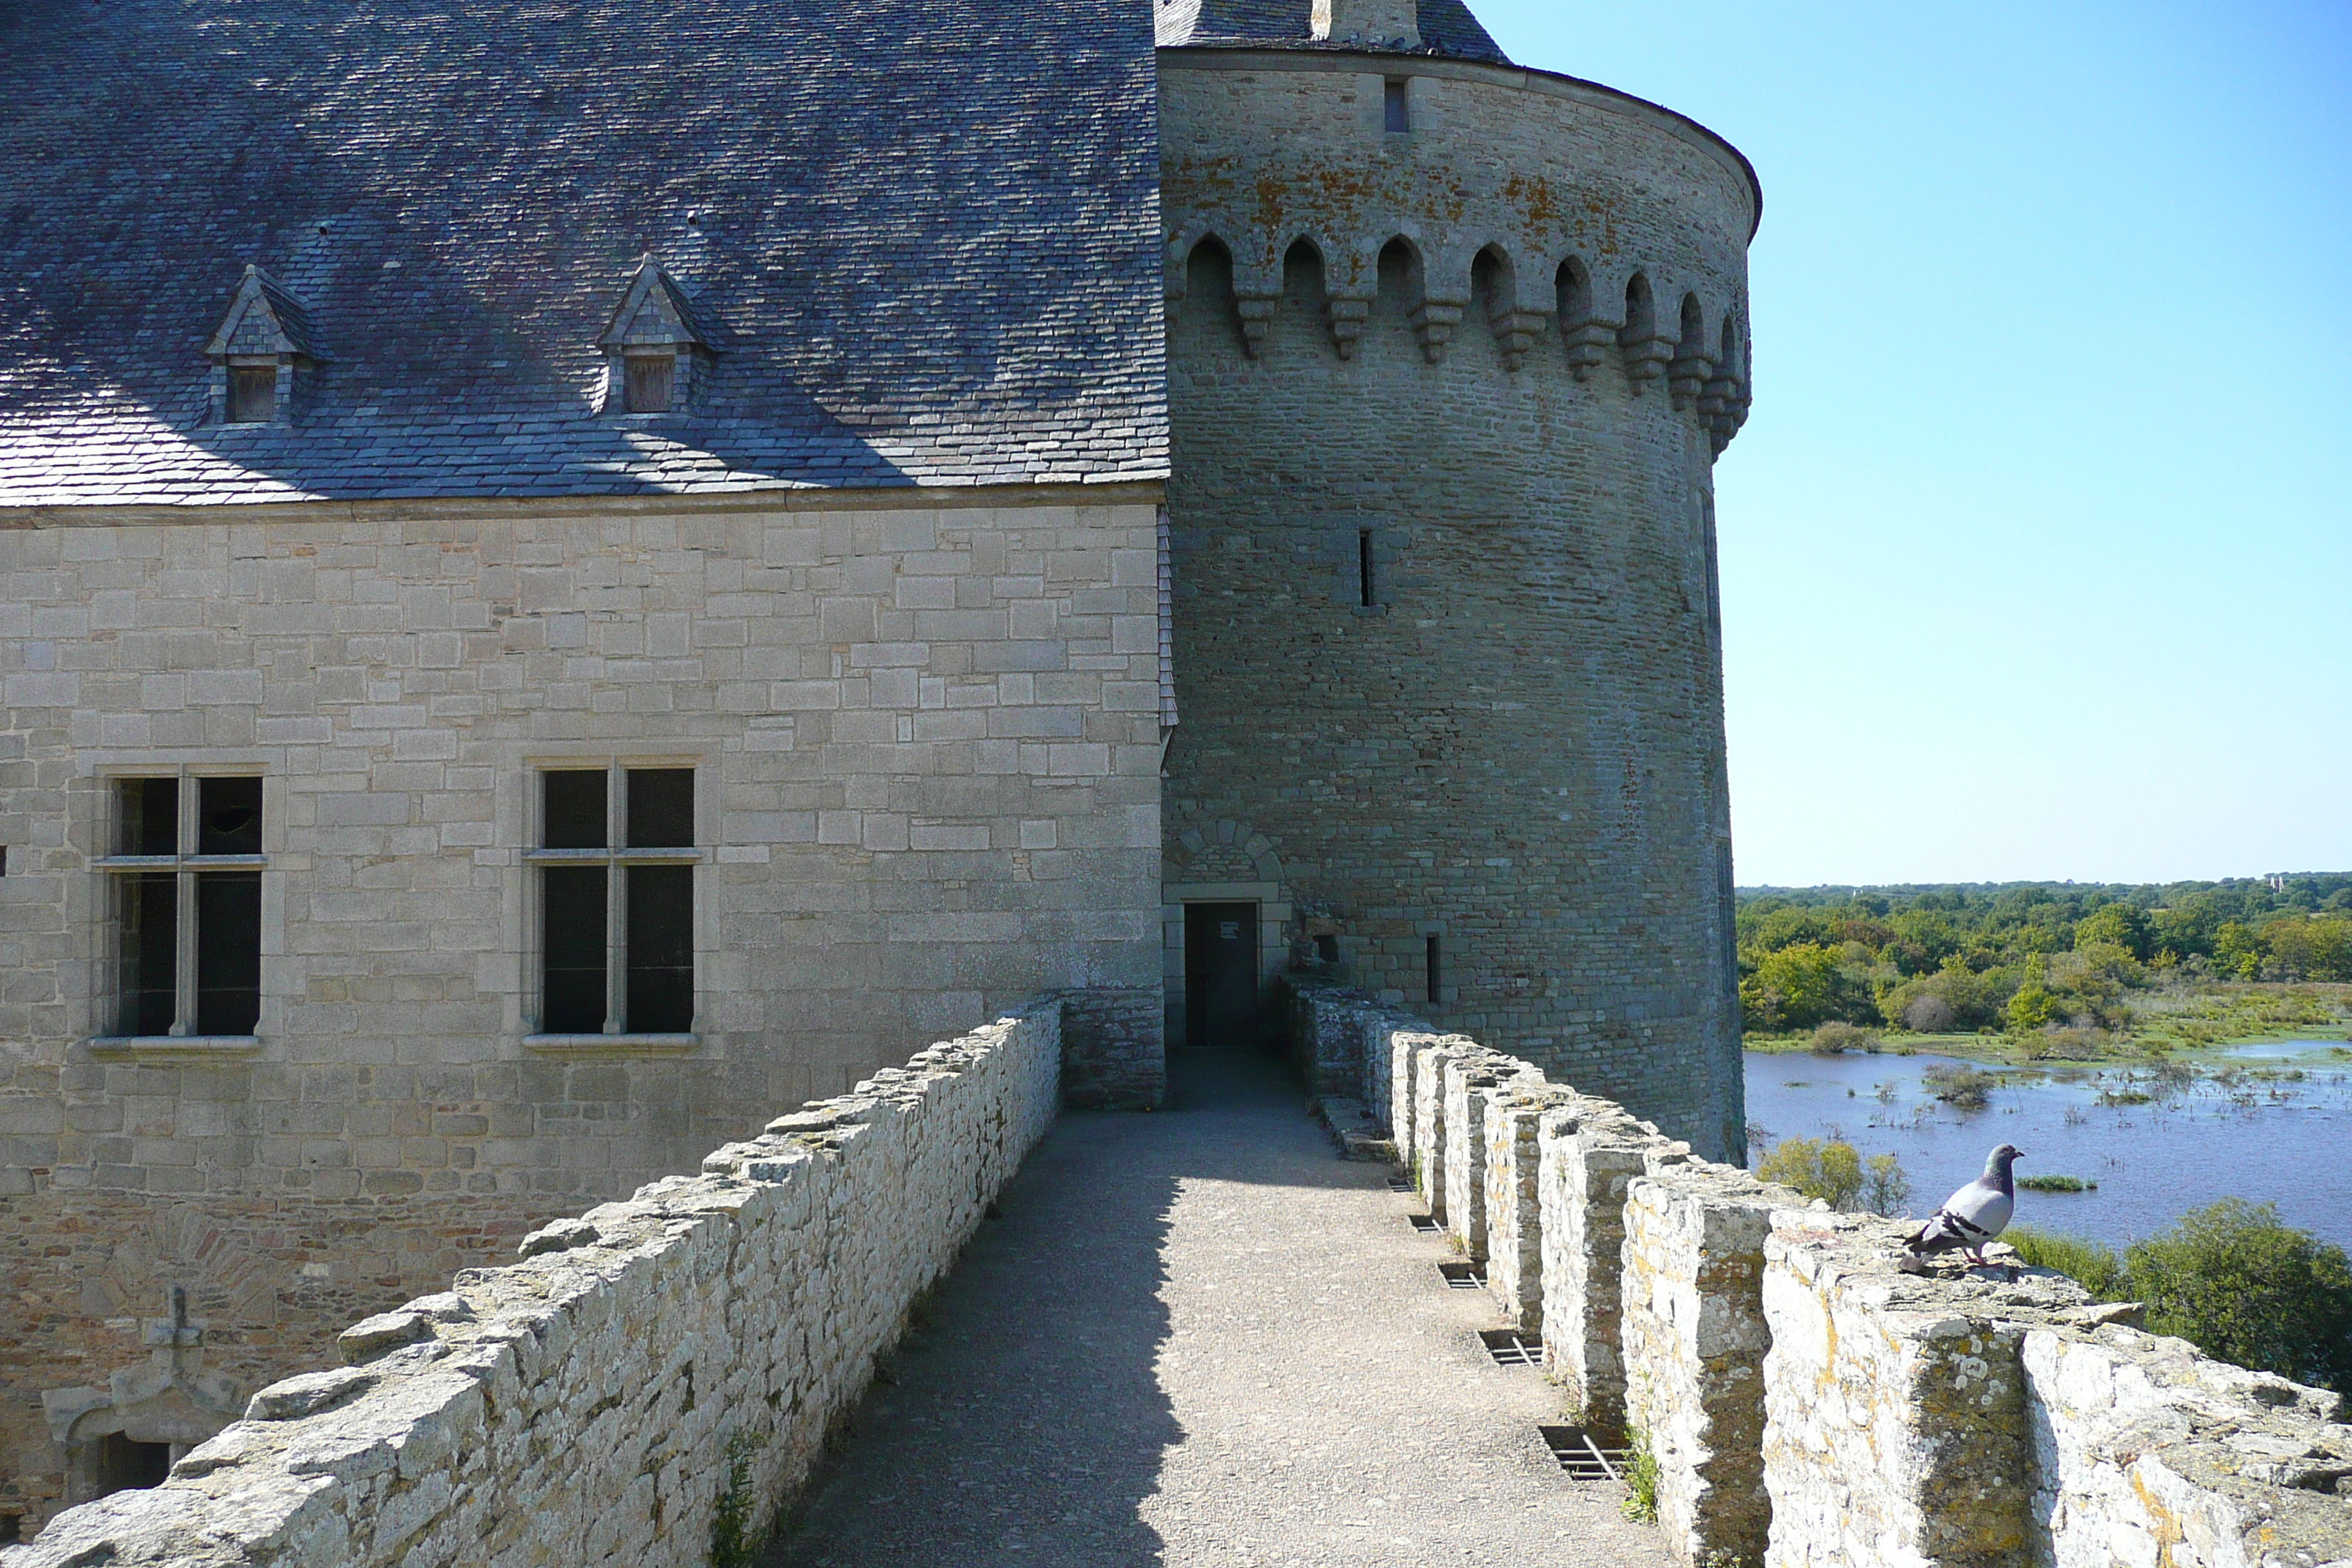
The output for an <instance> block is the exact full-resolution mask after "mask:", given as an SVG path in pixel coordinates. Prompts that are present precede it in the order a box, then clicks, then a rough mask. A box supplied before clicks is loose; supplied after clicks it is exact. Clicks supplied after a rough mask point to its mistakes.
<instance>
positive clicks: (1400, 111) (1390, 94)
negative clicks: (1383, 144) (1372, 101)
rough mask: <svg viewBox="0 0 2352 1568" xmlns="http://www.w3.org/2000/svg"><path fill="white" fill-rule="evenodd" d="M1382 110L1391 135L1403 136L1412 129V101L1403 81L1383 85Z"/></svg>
mask: <svg viewBox="0 0 2352 1568" xmlns="http://www.w3.org/2000/svg"><path fill="white" fill-rule="evenodd" d="M1381 115H1382V119H1383V121H1384V122H1385V123H1386V125H1387V126H1388V131H1389V134H1390V135H1391V136H1402V135H1403V134H1404V133H1405V132H1409V131H1411V130H1412V98H1411V97H1410V96H1409V95H1408V94H1407V92H1406V90H1405V84H1404V82H1402V80H1391V81H1388V82H1385V83H1383V84H1381Z"/></svg>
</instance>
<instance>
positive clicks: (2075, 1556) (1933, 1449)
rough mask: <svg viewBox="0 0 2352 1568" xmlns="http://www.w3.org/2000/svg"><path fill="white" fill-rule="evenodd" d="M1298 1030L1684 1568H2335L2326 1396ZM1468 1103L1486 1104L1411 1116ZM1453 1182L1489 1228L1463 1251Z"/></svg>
mask: <svg viewBox="0 0 2352 1568" xmlns="http://www.w3.org/2000/svg"><path fill="white" fill-rule="evenodd" d="M1289 1011H1290V1013H1291V1016H1293V1017H1294V1018H1295V1020H1296V1021H1297V1026H1298V1028H1299V1030H1300V1031H1301V1033H1302V1035H1303V1037H1304V1038H1306V1039H1307V1040H1310V1041H1311V1042H1312V1047H1311V1049H1312V1055H1313V1058H1314V1059H1315V1061H1316V1063H1317V1064H1318V1072H1319V1073H1320V1075H1321V1077H1322V1080H1323V1081H1325V1082H1328V1083H1345V1082H1348V1081H1351V1080H1352V1081H1354V1082H1357V1083H1361V1084H1363V1085H1365V1086H1367V1091H1368V1094H1369V1096H1370V1098H1368V1099H1367V1100H1363V1101H1355V1100H1350V1099H1349V1098H1347V1097H1344V1096H1330V1097H1327V1099H1326V1100H1325V1101H1324V1104H1325V1106H1326V1108H1327V1109H1326V1114H1327V1115H1328V1116H1329V1117H1330V1118H1331V1120H1332V1121H1333V1125H1334V1127H1335V1129H1345V1128H1351V1127H1353V1126H1355V1125H1356V1123H1357V1121H1358V1120H1359V1119H1360V1120H1361V1121H1363V1122H1365V1123H1368V1124H1370V1130H1369V1131H1366V1132H1364V1133H1360V1134H1349V1135H1348V1136H1347V1137H1346V1138H1345V1140H1344V1141H1345V1142H1346V1143H1347V1145H1348V1146H1349V1149H1350V1151H1351V1152H1354V1151H1359V1150H1370V1149H1373V1148H1376V1147H1381V1146H1383V1145H1381V1144H1380V1143H1378V1142H1377V1135H1378V1134H1379V1133H1380V1132H1386V1133H1388V1134H1389V1137H1390V1139H1391V1142H1389V1143H1388V1144H1386V1145H1385V1146H1386V1147H1389V1148H1393V1149H1397V1150H1408V1149H1410V1150H1418V1151H1420V1152H1421V1154H1420V1157H1419V1158H1418V1160H1417V1161H1416V1162H1415V1163H1412V1165H1411V1167H1410V1168H1411V1169H1412V1171H1413V1173H1414V1174H1415V1176H1416V1179H1417V1181H1418V1183H1419V1185H1420V1188H1421V1191H1422V1193H1423V1195H1424V1196H1426V1197H1427V1198H1428V1199H1429V1201H1430V1204H1431V1207H1432V1210H1433V1212H1435V1211H1436V1210H1437V1209H1438V1207H1439V1205H1440V1204H1441V1202H1444V1203H1446V1204H1448V1205H1449V1207H1448V1210H1447V1212H1448V1214H1449V1215H1451V1216H1453V1217H1451V1218H1450V1219H1449V1226H1450V1228H1451V1229H1452V1230H1453V1233H1454V1237H1455V1238H1456V1239H1457V1240H1459V1241H1461V1242H1462V1243H1463V1244H1464V1246H1465V1249H1466V1250H1468V1251H1469V1253H1470V1254H1471V1256H1473V1257H1479V1256H1481V1255H1482V1254H1483V1256H1484V1257H1485V1259H1486V1264H1487V1282H1488V1288H1489V1289H1491V1290H1492V1291H1493V1292H1494V1293H1495V1296H1496V1301H1497V1304H1498V1306H1499V1308H1500V1309H1501V1311H1502V1313H1503V1316H1504V1318H1505V1320H1506V1321H1508V1322H1511V1323H1514V1324H1516V1325H1517V1326H1518V1327H1520V1328H1521V1329H1522V1330H1526V1329H1528V1328H1530V1327H1533V1326H1536V1325H1538V1324H1539V1325H1540V1329H1541V1332H1542V1335H1543V1341H1544V1346H1545V1358H1546V1362H1547V1363H1548V1367H1549V1372H1550V1373H1551V1374H1552V1375H1553V1377H1554V1379H1555V1380H1556V1381H1557V1382H1558V1383H1559V1385H1560V1387H1561V1391H1562V1394H1563V1398H1564V1402H1565V1403H1566V1405H1567V1406H1568V1408H1569V1411H1570V1414H1571V1415H1573V1416H1575V1417H1576V1418H1577V1419H1579V1420H1580V1421H1581V1422H1582V1423H1583V1424H1584V1425H1586V1426H1588V1427H1590V1428H1591V1429H1593V1430H1595V1431H1598V1432H1601V1433H1604V1434H1619V1433H1623V1432H1626V1431H1628V1430H1631V1431H1633V1432H1637V1433H1639V1434H1640V1435H1641V1436H1643V1438H1644V1439H1645V1440H1646V1441H1647V1443H1648V1445H1649V1447H1650V1449H1651V1451H1652V1452H1653V1454H1654V1456H1655V1457H1656V1459H1657V1464H1658V1477H1657V1495H1658V1509H1659V1523H1660V1525H1661V1527H1662V1529H1663V1531H1664V1535H1665V1539H1666V1542H1667V1544H1668V1545H1669V1547H1670V1548H1672V1549H1673V1551H1674V1552H1675V1554H1676V1556H1677V1557H1678V1558H1679V1559H1680V1560H1681V1561H1684V1562H1686V1563H1693V1564H1695V1565H1698V1568H1721V1565H1726V1564H1759V1563H1763V1564H1769V1568H1929V1565H1935V1568H1995V1565H2000V1568H2012V1565H2016V1564H2026V1563H2030V1564H2034V1565H2035V1568H2223V1565H2228V1568H2315V1565H2317V1564H2328V1565H2330V1568H2341V1565H2343V1564H2352V1426H2346V1425H2344V1424H2343V1419H2342V1418H2343V1414H2344V1408H2343V1401H2342V1400H2341V1399H2340V1398H2339V1397H2338V1396H2337V1395H2336V1394H2331V1393H2326V1392H2324V1391H2321V1390H2317V1389H2310V1388H2304V1387H2300V1386H2298V1385H2296V1384H2292V1383H2288V1382H2286V1381H2285V1380H2284V1379H2281V1378H2277V1377H2273V1376H2271V1375H2269V1374H2267V1373H2250V1372H2247V1371H2245V1370H2243V1369H2242V1368H2238V1367H2232V1366H2229V1365H2226V1364H2224V1363H2219V1362H2214V1361H2212V1360H2210V1359H2209V1358H2206V1357H2204V1356H2200V1355H2199V1354H2198V1353H2197V1352H2195V1350H2194V1349H2193V1348H2191V1347H2190V1346H2189V1345H2188V1344H2186V1343H2184V1342H2180V1341H2178V1340H2164V1339H2157V1338H2154V1337H2152V1336H2150V1335H2147V1334H2146V1333H2142V1332H2140V1331H2137V1330H2136V1329H2134V1328H2132V1327H2130V1326H2128V1324H2127V1321H2126V1320H2127V1319H2128V1318H2129V1317H2130V1316H2131V1315H2132V1313H2133V1311H2134V1309H2131V1308H2129V1307H2099V1306H2092V1305H2090V1304H2089V1303H2088V1301H2087V1299H2086V1298H2085V1297H2084V1293H2083V1291H2082V1290H2081V1289H2080V1288H2079V1287H2078V1286H2076V1285H2075V1284H2074V1282H2073V1281H2071V1280H2068V1279H2063V1278H2061V1277H2058V1276H2055V1275H2053V1274H2051V1273H2049V1272H2048V1271H2047V1270H2025V1271H2023V1272H2022V1274H2021V1277H2019V1278H2016V1279H2010V1280H1995V1279H1988V1278H1984V1277H1982V1275H1981V1273H1972V1274H1964V1275H1961V1276H1958V1277H1954V1276H1952V1275H1951V1274H1948V1273H1937V1274H1933V1275H1929V1276H1926V1277H1922V1276H1920V1275H1917V1274H1915V1273H1911V1272H1907V1271H1906V1270H1905V1269H1904V1268H1900V1267H1898V1257H1899V1254H1900V1247H1899V1237H1900V1236H1901V1234H1902V1230H1901V1227H1900V1226H1897V1225H1896V1224H1895V1222H1892V1221H1886V1220H1880V1219H1876V1218H1874V1217H1871V1216H1866V1215H1842V1214H1832V1213H1830V1212H1829V1211H1828V1209H1827V1207H1826V1206H1825V1205H1821V1204H1818V1203H1810V1204H1809V1203H1807V1202H1806V1201H1805V1200H1804V1199H1803V1198H1801V1197H1800V1196H1799V1195H1798V1194H1794V1193H1791V1192H1789V1191H1787V1190H1785V1189H1782V1188H1776V1187H1772V1186H1769V1185H1766V1184H1761V1183H1759V1182H1757V1181H1756V1180H1754V1179H1753V1178H1752V1177H1750V1176H1749V1175H1748V1174H1747V1173H1745V1172H1742V1171H1738V1170H1735V1169H1732V1168H1730V1167H1727V1166H1724V1165H1718V1164H1715V1163H1711V1162H1708V1161H1705V1160H1700V1159H1697V1158H1696V1157H1695V1156H1694V1155H1693V1153H1692V1152H1691V1150H1690V1147H1689V1145H1688V1144H1686V1143H1682V1142H1676V1141H1674V1140H1671V1139H1668V1138H1666V1137H1664V1135H1662V1134H1661V1133H1660V1132H1659V1131H1658V1130H1657V1129H1656V1127H1655V1126H1654V1125H1652V1124H1650V1123H1647V1122H1641V1121H1635V1120H1634V1119H1633V1117H1632V1116H1630V1115H1629V1114H1627V1113H1626V1112H1625V1111H1624V1110H1622V1108H1620V1107H1618V1106H1616V1105H1614V1104H1612V1103H1610V1102H1608V1101H1606V1100H1594V1099H1591V1098H1589V1097H1586V1096H1582V1095H1579V1094H1577V1093H1575V1092H1574V1091H1573V1090H1571V1089H1566V1088H1563V1087H1561V1086H1559V1085H1556V1084H1546V1083H1544V1082H1543V1080H1542V1079H1541V1077H1540V1075H1538V1074H1536V1073H1534V1072H1533V1070H1532V1069H1529V1068H1526V1066H1525V1064H1514V1063H1513V1062H1512V1061H1511V1059H1510V1058H1498V1055H1497V1053H1493V1052H1489V1051H1486V1050H1484V1049H1483V1048H1482V1047H1479V1046H1477V1044H1476V1043H1475V1041H1471V1040H1468V1039H1465V1038H1460V1037H1441V1036H1437V1035H1435V1034H1434V1033H1433V1032H1432V1031H1431V1030H1430V1029H1429V1028H1428V1026H1426V1025H1424V1024H1423V1023H1421V1022H1420V1021H1419V1020H1417V1019H1414V1018H1412V1017H1411V1016H1408V1015H1404V1014H1402V1013H1401V1012H1398V1011H1396V1010H1394V1009H1392V1008H1389V1007H1386V1006H1383V1005H1381V1004H1380V1003H1379V1002H1378V1001H1376V1000H1375V999H1374V998H1372V997H1370V996H1368V995H1364V994H1360V993H1351V992H1349V991H1347V990H1345V989H1342V988H1339V987H1337V986H1333V985H1330V984H1321V983H1316V982H1307V983H1304V984H1298V985H1297V986H1294V987H1292V988H1291V999H1290V1005H1289ZM1475 1079H1494V1080H1495V1081H1494V1083H1493V1084H1492V1086H1491V1087H1487V1088H1485V1089H1479V1090H1475V1091H1474V1092H1475V1093H1476V1094H1477V1095H1479V1096H1481V1097H1482V1098H1480V1099H1477V1100H1474V1099H1473V1098H1472V1092H1457V1093H1454V1094H1452V1095H1447V1094H1443V1093H1433V1092H1431V1086H1432V1085H1433V1084H1439V1083H1444V1082H1446V1081H1448V1080H1452V1081H1453V1082H1454V1083H1455V1084H1456V1085H1458V1086H1460V1088H1461V1089H1464V1090H1465V1091H1468V1090H1469V1089H1470V1084H1471V1083H1472V1082H1473V1081H1474V1080H1475ZM1391 1085H1394V1086H1398V1087H1397V1088H1396V1089H1393V1091H1390V1092H1383V1091H1384V1090H1388V1089H1389V1086H1391ZM1408 1085H1409V1086H1410V1087H1409V1088H1407V1087H1405V1086H1408ZM1408 1117H1410V1118H1411V1120H1410V1121H1407V1118H1408ZM1474 1117H1475V1120H1476V1121H1477V1123H1478V1125H1479V1126H1481V1127H1483V1128H1484V1129H1485V1131H1486V1136H1485V1137H1482V1138H1478V1139H1475V1140H1474V1139H1473V1138H1472V1137H1470V1135H1469V1133H1470V1125H1469V1124H1470V1122H1471V1121H1472V1120H1473V1118H1474ZM1529 1118H1532V1119H1533V1121H1534V1123H1535V1129H1534V1133H1533V1138H1532V1142H1533V1144H1534V1160H1535V1163H1536V1165H1537V1167H1538V1168H1537V1170H1536V1172H1535V1174H1534V1180H1533V1182H1532V1184H1530V1183H1529V1181H1528V1179H1527V1178H1526V1176H1525V1175H1524V1174H1523V1166H1524V1164H1525V1163H1526V1161H1527V1160H1528V1143H1529V1142H1530V1139H1529V1136H1528V1131H1527V1130H1526V1128H1525V1126H1524V1122H1525V1121H1527V1120H1528V1119H1529ZM1515 1119H1516V1120H1515ZM1432 1152H1437V1155H1438V1157H1436V1158H1432V1157H1431V1156H1432ZM1482 1178H1483V1179H1482ZM1473 1183H1478V1184H1480V1185H1479V1189H1478V1190H1479V1191H1480V1192H1481V1194H1482V1197H1481V1213H1480V1215H1479V1217H1478V1219H1477V1220H1476V1221H1475V1222H1472V1223H1467V1224H1465V1222H1464V1221H1463V1220H1462V1219H1461V1217H1460V1215H1461V1213H1462V1210H1463V1208H1464V1193H1465V1188H1467V1187H1468V1186H1469V1185H1470V1184H1473ZM1530 1231H1533V1232H1534V1233H1535V1234H1536V1240H1535V1243H1534V1247H1533V1251H1534V1253H1535V1255H1536V1257H1537V1258H1538V1271H1537V1278H1536V1279H1535V1281H1534V1283H1533V1286H1532V1288H1531V1286H1530V1281H1529V1279H1528V1268H1527V1264H1526V1262H1525V1261H1524V1259H1525V1258H1526V1257H1527V1255H1528V1241H1527V1237H1528V1233H1529V1232H1530ZM1497 1248H1507V1250H1508V1255H1507V1256H1503V1257H1498V1256H1497V1253H1496V1249H1497Z"/></svg>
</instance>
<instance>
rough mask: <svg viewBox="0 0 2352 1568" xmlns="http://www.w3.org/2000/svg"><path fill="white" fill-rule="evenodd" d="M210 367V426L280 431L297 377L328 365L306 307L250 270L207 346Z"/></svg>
mask: <svg viewBox="0 0 2352 1568" xmlns="http://www.w3.org/2000/svg"><path fill="white" fill-rule="evenodd" d="M205 358H206V359H209V360H211V361H212V362H213V374H212V398H211V402H212V423H214V424H215V425H283V424H285V423H287V422H288V421H289V419H290V418H291V417H292V416H293V411H294V395H295V390H296V386H297V378H298V376H299V375H300V374H307V373H308V372H310V371H313V370H315V369H317V368H318V367H319V366H320V365H322V364H326V363H330V362H331V358H332V356H331V355H330V354H329V353H327V351H326V349H325V348H324V346H322V345H321V343H320V340H319V331H318V329H317V327H315V326H314V325H313V324H312V323H311V321H310V309H309V307H307V306H306V305H304V304H303V303H302V301H301V300H298V299H296V298H295V297H294V296H293V295H292V294H290V293H289V292H288V291H287V290H286V289H284V288H283V287H281V286H280V285H279V284H278V280H277V279H273V278H272V277H270V276H269V274H268V273H267V272H264V271H263V270H262V269H261V268H258V267H254V266H250V265H248V266H247V268H246V269H245V278H244V279H243V280H242V281H240V282H239V283H238V284H237V286H236V299H234V300H230V301H229V307H228V314H227V315H226V316H225V317H223V318H222V320H221V324H220V330H219V331H215V332H214V333H213V335H212V341H211V342H207V343H206V344H205Z"/></svg>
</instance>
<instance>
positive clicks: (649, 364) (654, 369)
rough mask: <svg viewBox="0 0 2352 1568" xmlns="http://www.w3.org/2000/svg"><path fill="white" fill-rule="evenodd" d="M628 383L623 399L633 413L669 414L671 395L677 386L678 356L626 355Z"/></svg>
mask: <svg viewBox="0 0 2352 1568" xmlns="http://www.w3.org/2000/svg"><path fill="white" fill-rule="evenodd" d="M623 363H625V365H626V367H627V371H626V377H627V379H626V383H625V386H624V388H623V391H624V400H625V402H626V404H627V405H628V412H630V413H631V414H667V413H668V412H669V402H670V396H671V394H672V393H673V392H674V391H675V390H676V388H677V355H676V354H675V353H659V354H636V353H633V354H626V355H624V356H623Z"/></svg>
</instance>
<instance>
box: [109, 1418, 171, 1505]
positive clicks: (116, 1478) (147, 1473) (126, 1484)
mask: <svg viewBox="0 0 2352 1568" xmlns="http://www.w3.org/2000/svg"><path fill="white" fill-rule="evenodd" d="M171 1473H172V1446H171V1445H170V1444H169V1443H137V1442H133V1441H132V1440H131V1439H130V1438H128V1437H126V1436H123V1435H122V1434H121V1433H120V1432H109V1433H108V1434H107V1435H106V1436H103V1437H100V1439H99V1440H98V1495H99V1496H100V1497H111V1496H113V1495H114V1494H115V1493H116V1492H127V1491H142V1490H145V1489H148V1488H150V1487H160V1486H162V1485H163V1478H164V1477H166V1476H168V1475H170V1474H171Z"/></svg>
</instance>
